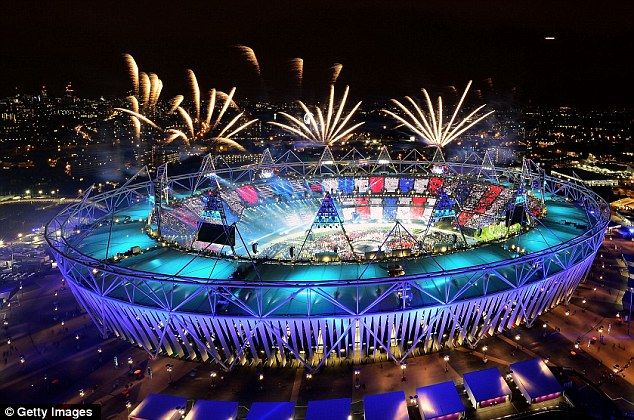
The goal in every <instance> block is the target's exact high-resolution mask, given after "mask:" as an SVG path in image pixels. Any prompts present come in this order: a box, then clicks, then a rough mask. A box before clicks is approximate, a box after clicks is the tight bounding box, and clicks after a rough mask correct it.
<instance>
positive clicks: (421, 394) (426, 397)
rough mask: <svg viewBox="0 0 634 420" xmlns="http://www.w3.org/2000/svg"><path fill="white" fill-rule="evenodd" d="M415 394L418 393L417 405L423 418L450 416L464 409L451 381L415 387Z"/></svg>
mask: <svg viewBox="0 0 634 420" xmlns="http://www.w3.org/2000/svg"><path fill="white" fill-rule="evenodd" d="M416 395H418V407H419V409H420V413H421V416H422V417H423V418H424V419H433V418H436V417H443V416H450V415H455V414H457V413H462V412H464V411H465V407H464V404H463V403H462V399H461V398H460V395H459V394H458V391H457V390H456V385H455V384H454V383H453V381H447V382H440V383H438V384H433V385H428V386H424V387H421V388H417V389H416Z"/></svg>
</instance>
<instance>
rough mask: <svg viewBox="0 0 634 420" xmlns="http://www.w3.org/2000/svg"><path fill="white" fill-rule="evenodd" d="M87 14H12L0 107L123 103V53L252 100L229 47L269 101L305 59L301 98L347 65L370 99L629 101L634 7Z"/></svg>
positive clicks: (357, 90) (169, 88)
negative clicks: (469, 92)
mask: <svg viewBox="0 0 634 420" xmlns="http://www.w3.org/2000/svg"><path fill="white" fill-rule="evenodd" d="M91 3H93V2H79V1H77V2H68V1H48V2H46V1H41V0H40V1H13V2H9V1H5V2H3V3H2V6H0V9H1V10H0V95H2V96H4V95H8V94H12V93H13V92H14V89H15V87H18V88H19V90H20V91H25V92H36V91H37V90H38V88H39V86H40V85H41V84H46V85H47V86H48V88H49V91H51V92H52V93H59V92H61V90H62V89H63V86H64V84H65V83H66V82H67V81H72V83H73V86H74V88H75V90H76V92H77V93H78V94H79V95H80V96H97V95H105V96H114V95H119V96H121V95H124V94H125V92H126V89H127V87H128V84H127V82H128V80H127V77H126V73H125V68H124V65H123V60H122V58H121V54H122V53H123V52H129V53H131V54H132V55H133V56H134V57H135V58H136V60H137V62H138V64H139V67H140V68H141V70H144V71H154V72H156V73H158V74H159V76H160V77H161V79H162V80H163V82H164V83H165V89H164V92H165V94H167V95H170V94H176V93H182V92H184V91H185V86H184V83H185V82H184V69H185V68H188V67H190V68H192V69H194V70H195V71H196V73H197V74H198V76H199V81H200V84H201V86H203V87H205V88H210V87H212V86H215V87H219V88H221V89H226V88H227V87H229V86H231V85H234V84H236V85H237V86H238V88H239V91H240V92H242V94H243V95H249V94H255V92H256V91H257V89H258V88H259V84H258V82H257V79H256V78H255V77H254V75H253V74H252V73H251V72H250V69H249V66H248V65H247V64H245V63H244V62H243V61H241V60H240V58H239V55H238V54H237V53H236V51H235V50H234V49H232V48H231V46H232V45H235V44H244V45H249V46H251V47H252V48H253V49H254V50H255V52H256V55H257V56H258V59H259V61H260V66H261V68H262V72H263V78H264V85H265V86H266V89H267V91H268V92H269V93H270V94H271V95H273V96H274V95H275V94H276V93H280V92H283V91H284V89H285V87H286V84H287V83H286V80H287V69H286V65H285V61H286V60H287V59H289V58H292V57H302V58H303V59H304V69H305V92H320V91H322V90H325V88H326V80H327V69H328V67H330V66H331V65H332V64H333V63H335V62H340V63H342V64H343V65H344V68H343V72H342V73H341V77H340V79H339V83H340V84H344V83H346V84H350V85H351V89H352V91H353V92H354V96H358V97H360V98H363V99H373V98H381V97H393V96H400V95H404V94H416V93H417V92H418V89H419V88H420V87H423V86H425V87H431V88H432V90H434V89H436V90H441V89H442V87H443V86H447V85H455V86H456V87H458V89H460V88H461V87H463V86H464V84H465V83H466V82H467V80H469V79H473V80H474V81H475V83H476V88H478V87H484V86H485V85H486V83H485V82H484V80H485V79H487V78H491V80H492V81H493V89H495V90H497V91H499V92H501V93H509V92H512V91H514V92H516V95H515V96H516V97H517V98H519V100H521V101H523V102H525V103H526V102H529V101H531V102H533V103H538V104H540V103H548V104H556V105H589V104H595V103H596V104H598V105H601V106H611V105H630V104H631V103H632V101H631V96H632V92H633V89H632V81H631V77H630V75H631V73H632V67H631V66H630V65H629V61H631V60H632V56H633V52H634V51H633V50H634V49H633V47H632V45H634V42H632V41H633V40H634V30H633V29H632V28H633V26H634V25H633V24H632V22H634V6H633V5H632V3H633V2H630V1H620V2H611V1H595V2H585V1H565V2H562V1H529V2H528V1H526V2H525V1H479V2H460V1H442V2H436V1H431V2H430V1H413V2H403V1H376V2H375V1H337V2H325V1H322V2H316V3H306V2H299V1H288V2H270V1H264V0H261V1H258V2H252V3H249V2H240V1H224V2H213V1H211V2H205V3H204V5H199V4H196V5H184V4H178V5H176V4H175V3H182V2H171V3H170V4H169V5H163V4H160V3H159V2H134V3H135V4H134V5H133V6H130V5H128V4H127V3H128V2H125V1H121V2H99V4H98V5H94V4H91ZM94 3H97V2H94ZM235 3H239V4H235ZM547 35H552V36H555V37H556V40H554V41H546V40H544V36H547Z"/></svg>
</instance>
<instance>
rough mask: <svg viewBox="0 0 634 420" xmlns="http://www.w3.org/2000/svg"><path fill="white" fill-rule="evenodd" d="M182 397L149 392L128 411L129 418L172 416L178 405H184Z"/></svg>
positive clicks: (184, 401)
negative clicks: (139, 402) (130, 411)
mask: <svg viewBox="0 0 634 420" xmlns="http://www.w3.org/2000/svg"><path fill="white" fill-rule="evenodd" d="M186 405H187V400H186V399H185V398H183V397H176V396H174V395H166V394H150V395H148V396H147V397H145V398H144V399H143V401H141V404H139V405H138V406H137V407H136V408H135V409H134V410H133V411H132V413H130V418H131V419H148V420H154V419H167V418H172V417H173V416H174V415H175V414H176V411H177V408H178V407H183V408H184V407H185V406H186Z"/></svg>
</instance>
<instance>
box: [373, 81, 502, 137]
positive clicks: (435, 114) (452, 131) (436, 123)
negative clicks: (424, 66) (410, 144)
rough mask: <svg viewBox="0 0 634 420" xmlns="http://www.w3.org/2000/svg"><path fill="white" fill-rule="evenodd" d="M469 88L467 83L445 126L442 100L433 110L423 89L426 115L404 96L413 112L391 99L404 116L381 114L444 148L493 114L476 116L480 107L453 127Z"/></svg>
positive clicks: (439, 98)
mask: <svg viewBox="0 0 634 420" xmlns="http://www.w3.org/2000/svg"><path fill="white" fill-rule="evenodd" d="M470 87H471V81H469V83H468V84H467V87H466V88H465V90H464V92H463V93H462V96H461V97H460V100H459V101H458V105H457V106H456V108H455V109H454V112H453V114H452V115H451V118H450V119H449V122H447V123H446V124H443V115H442V98H441V97H440V96H439V97H438V107H437V110H434V106H433V104H432V101H431V98H430V97H429V94H428V93H427V91H426V90H425V89H423V90H422V92H423V96H424V97H425V102H426V104H427V113H425V112H423V110H422V109H421V108H420V107H419V106H418V104H417V103H416V102H415V101H414V100H413V99H412V98H411V97H409V96H406V97H405V99H406V100H407V101H408V102H409V104H410V105H411V106H412V108H413V109H414V112H412V111H410V109H408V108H407V107H406V106H405V105H403V104H402V103H401V102H399V101H397V100H396V99H392V102H393V103H394V104H395V105H396V106H397V108H398V109H399V110H400V111H402V112H403V114H404V116H401V115H399V114H397V113H395V112H392V111H389V110H383V112H385V113H386V114H388V115H390V116H391V117H393V118H394V119H395V120H397V121H398V122H399V123H400V124H402V125H404V126H405V127H407V128H408V129H410V130H411V131H412V132H414V133H415V134H417V135H418V136H419V137H421V138H422V139H423V141H425V142H426V143H428V144H429V145H431V146H436V147H444V146H446V145H448V144H449V143H451V142H452V141H453V140H455V139H456V138H457V137H458V136H460V135H461V134H462V133H464V132H465V131H467V130H468V129H470V128H471V127H473V126H474V125H476V124H477V123H479V122H480V121H482V120H483V119H485V118H486V117H488V116H489V115H491V114H493V111H489V112H487V113H485V114H483V115H477V114H478V112H479V111H480V110H481V109H482V108H484V107H485V106H486V105H481V106H479V107H478V108H476V109H475V110H474V111H472V112H471V113H470V114H469V115H467V116H466V117H465V118H463V119H462V120H460V121H458V122H457V123H456V124H455V125H454V121H455V120H456V117H457V115H458V112H459V111H460V108H461V107H462V103H463V102H464V99H465V97H466V96H467V92H468V91H469V88H470Z"/></svg>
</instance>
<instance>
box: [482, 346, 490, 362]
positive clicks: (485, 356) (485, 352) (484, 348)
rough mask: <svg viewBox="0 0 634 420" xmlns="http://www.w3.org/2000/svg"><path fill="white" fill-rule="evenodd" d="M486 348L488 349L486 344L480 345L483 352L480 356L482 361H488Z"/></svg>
mask: <svg viewBox="0 0 634 420" xmlns="http://www.w3.org/2000/svg"><path fill="white" fill-rule="evenodd" d="M487 350H489V348H488V347H487V346H482V353H483V354H484V357H483V358H482V361H483V362H484V363H486V362H488V361H489V359H488V358H487Z"/></svg>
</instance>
